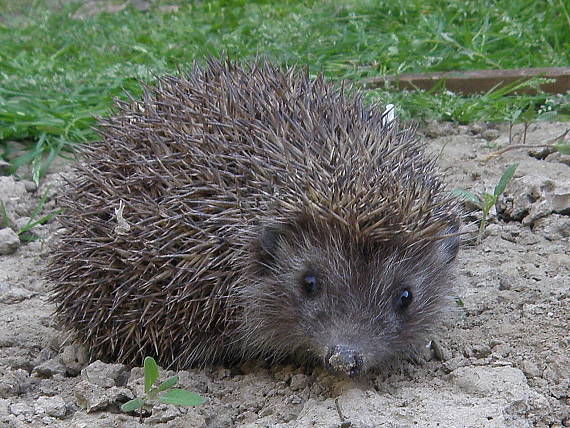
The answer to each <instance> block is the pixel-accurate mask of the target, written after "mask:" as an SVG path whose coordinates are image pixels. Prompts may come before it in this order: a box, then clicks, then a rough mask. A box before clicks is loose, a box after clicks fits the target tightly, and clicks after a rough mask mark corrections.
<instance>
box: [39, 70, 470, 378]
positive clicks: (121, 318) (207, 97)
mask: <svg viewBox="0 0 570 428" xmlns="http://www.w3.org/2000/svg"><path fill="white" fill-rule="evenodd" d="M345 92H347V91H345V90H343V88H339V87H337V86H334V85H332V84H330V83H327V82H325V81H324V80H323V78H322V77H317V78H315V79H311V78H310V77H309V76H308V74H307V72H306V71H302V70H301V71H300V70H298V69H296V68H294V67H293V68H289V69H285V70H283V69H280V68H278V67H275V66H272V65H271V64H269V63H268V62H266V61H255V62H251V63H248V64H245V65H238V64H236V63H233V62H231V61H222V60H210V61H208V62H207V64H206V65H202V66H200V65H197V64H196V65H194V66H193V68H192V70H191V71H190V72H189V73H188V74H187V75H186V76H184V77H173V76H170V77H163V78H159V79H158V82H157V84H156V86H155V87H152V88H150V87H147V88H146V89H145V92H144V96H143V97H142V100H135V99H131V100H130V101H128V102H118V104H117V107H116V110H115V112H114V114H113V115H112V116H111V117H109V118H106V119H103V120H100V121H99V126H98V129H99V132H100V136H101V138H100V141H99V142H97V143H94V144H92V145H90V146H88V147H86V148H84V149H83V150H82V151H81V154H80V157H79V162H78V163H77V165H76V167H75V174H74V178H73V179H72V180H70V182H69V184H68V186H67V189H66V191H65V194H64V195H63V196H62V197H61V200H60V204H61V206H62V207H63V209H64V214H63V215H62V216H61V217H60V221H61V223H62V225H63V226H64V227H65V230H66V233H65V234H64V235H63V237H62V238H61V240H60V242H59V244H58V245H57V247H56V248H54V255H53V257H52V260H51V263H50V265H49V268H48V276H49V278H50V279H51V280H52V282H53V290H52V300H53V301H54V302H55V303H56V315H57V318H58V319H59V320H60V321H61V322H62V324H63V325H64V326H65V327H66V328H68V329H69V330H71V331H74V332H75V334H76V335H77V338H78V339H79V340H80V341H81V342H83V343H85V344H86V345H87V346H88V349H89V352H90V354H91V356H92V358H100V359H104V360H115V361H119V362H123V363H137V362H140V361H141V360H142V359H143V358H144V357H145V356H147V355H152V356H155V357H157V359H158V360H159V361H160V362H161V363H162V364H164V365H167V366H171V367H177V368H182V367H189V366H194V365H203V364H210V363H214V362H219V361H227V360H236V359H244V358H252V357H270V358H273V359H274V360H278V359H280V358H283V357H288V356H292V355H296V356H300V358H302V359H305V360H318V361H321V362H322V363H323V364H324V365H325V366H327V367H328V368H331V369H333V370H336V371H339V372H344V373H347V374H349V375H353V374H357V373H361V372H364V371H366V370H368V369H370V368H372V367H375V366H378V365H381V364H382V362H383V361H386V360H387V359H389V358H391V357H393V356H394V355H399V354H402V353H406V352H408V351H409V350H410V349H413V347H414V346H415V345H417V344H418V343H422V341H425V340H426V335H427V334H429V332H431V330H432V327H433V325H434V321H435V320H436V319H437V318H438V315H439V314H440V313H441V312H442V311H443V310H444V308H445V306H446V300H447V296H448V295H449V291H450V282H451V278H452V274H451V266H452V265H453V263H452V262H453V260H454V259H455V255H456V253H457V249H458V238H457V236H456V232H457V230H458V226H459V222H460V217H461V214H460V212H459V209H458V206H457V203H456V201H455V200H454V199H453V198H451V197H450V196H449V193H448V192H447V191H446V190H445V187H444V185H443V180H442V177H441V175H440V173H439V172H438V171H437V169H436V168H435V165H434V160H433V159H430V158H428V157H427V156H426V155H425V154H424V151H423V148H422V144H421V142H420V141H419V140H418V139H417V138H416V137H415V136H414V133H413V130H411V129H399V126H398V125H397V124H396V122H391V123H389V124H386V123H383V122H386V121H383V118H384V117H383V112H382V109H380V108H378V107H376V106H366V105H365V104H364V103H363V102H362V100H361V97H360V95H359V94H358V92H356V91H350V93H349V94H346V93H345Z"/></svg>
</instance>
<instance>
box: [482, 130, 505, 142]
mask: <svg viewBox="0 0 570 428" xmlns="http://www.w3.org/2000/svg"><path fill="white" fill-rule="evenodd" d="M499 135H501V133H500V132H499V130H498V129H487V130H485V131H483V132H482V133H481V137H483V138H484V139H485V140H487V141H493V140H496V139H497V138H499Z"/></svg>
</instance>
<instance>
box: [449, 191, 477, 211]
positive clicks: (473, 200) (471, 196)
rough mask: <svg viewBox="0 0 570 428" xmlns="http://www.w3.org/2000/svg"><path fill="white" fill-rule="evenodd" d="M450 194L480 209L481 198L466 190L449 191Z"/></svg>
mask: <svg viewBox="0 0 570 428" xmlns="http://www.w3.org/2000/svg"><path fill="white" fill-rule="evenodd" d="M451 194H452V195H453V196H456V197H458V198H462V199H465V200H466V201H469V202H471V203H473V204H474V205H476V206H478V207H479V208H481V198H480V197H479V196H477V195H476V194H475V193H471V192H469V191H467V190H462V189H454V190H452V191H451Z"/></svg>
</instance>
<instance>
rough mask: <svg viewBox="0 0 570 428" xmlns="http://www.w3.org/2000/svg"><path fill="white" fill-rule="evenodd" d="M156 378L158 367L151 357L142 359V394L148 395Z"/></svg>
mask: <svg viewBox="0 0 570 428" xmlns="http://www.w3.org/2000/svg"><path fill="white" fill-rule="evenodd" d="M157 378H158V366H157V365H156V361H155V360H154V358H152V357H146V358H145V359H144V392H145V393H148V392H149V391H150V388H151V387H152V385H153V384H154V382H155V381H156V379H157Z"/></svg>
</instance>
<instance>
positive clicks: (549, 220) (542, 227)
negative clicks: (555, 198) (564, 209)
mask: <svg viewBox="0 0 570 428" xmlns="http://www.w3.org/2000/svg"><path fill="white" fill-rule="evenodd" d="M532 231H533V232H534V233H538V234H540V235H542V236H543V237H544V238H546V239H548V240H549V241H557V240H561V239H565V238H568V237H570V217H568V216H566V215H561V214H551V215H549V216H547V217H542V218H539V219H537V220H536V221H535V222H534V227H533V229H532Z"/></svg>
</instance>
